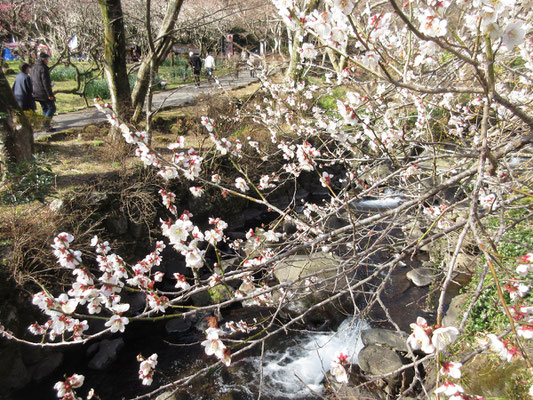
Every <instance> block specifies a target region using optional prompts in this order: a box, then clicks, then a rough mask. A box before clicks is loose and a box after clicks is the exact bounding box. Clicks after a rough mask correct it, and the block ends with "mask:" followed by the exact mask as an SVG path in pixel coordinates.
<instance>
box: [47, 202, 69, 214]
mask: <svg viewBox="0 0 533 400" xmlns="http://www.w3.org/2000/svg"><path fill="white" fill-rule="evenodd" d="M64 206H65V201H64V200H63V199H55V200H53V201H52V202H51V203H50V204H49V206H48V207H49V208H50V210H52V211H53V212H59V211H61V209H62V208H63V207H64Z"/></svg>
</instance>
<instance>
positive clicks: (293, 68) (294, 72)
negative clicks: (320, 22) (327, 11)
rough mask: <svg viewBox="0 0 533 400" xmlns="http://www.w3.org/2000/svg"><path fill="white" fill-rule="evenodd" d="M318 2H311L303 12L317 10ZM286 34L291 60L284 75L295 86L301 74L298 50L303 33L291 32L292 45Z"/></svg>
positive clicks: (300, 30)
mask: <svg viewBox="0 0 533 400" xmlns="http://www.w3.org/2000/svg"><path fill="white" fill-rule="evenodd" d="M320 2H321V0H311V1H310V2H309V4H308V5H307V7H306V9H305V12H306V13H310V12H312V11H313V10H315V9H317V8H318V7H319V6H320ZM287 32H288V33H289V53H290V56H291V59H290V62H289V68H288V69H287V74H286V75H285V79H286V80H290V81H292V82H293V83H294V85H296V83H297V82H299V81H300V79H301V77H302V72H303V70H302V68H301V66H300V61H301V57H300V52H299V51H298V50H299V49H300V46H301V44H302V42H303V35H305V32H304V31H303V29H298V30H296V31H294V32H292V43H291V32H290V31H289V30H288V29H287Z"/></svg>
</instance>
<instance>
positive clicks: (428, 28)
mask: <svg viewBox="0 0 533 400" xmlns="http://www.w3.org/2000/svg"><path fill="white" fill-rule="evenodd" d="M418 20H419V21H420V27H419V29H420V32H422V33H424V34H426V35H428V36H436V37H439V36H444V35H446V33H447V32H448V30H447V28H446V27H447V25H448V21H446V20H445V19H441V18H439V17H438V16H436V15H435V14H434V13H433V12H432V11H431V10H426V11H424V13H422V14H421V15H420V16H419V17H418Z"/></svg>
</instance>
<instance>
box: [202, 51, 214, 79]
mask: <svg viewBox="0 0 533 400" xmlns="http://www.w3.org/2000/svg"><path fill="white" fill-rule="evenodd" d="M204 66H205V69H206V71H207V79H208V80H209V81H212V80H213V71H214V70H215V68H216V63H215V59H214V57H213V56H212V55H211V53H207V57H206V58H205V60H204Z"/></svg>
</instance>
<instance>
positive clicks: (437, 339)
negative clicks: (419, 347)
mask: <svg viewBox="0 0 533 400" xmlns="http://www.w3.org/2000/svg"><path fill="white" fill-rule="evenodd" d="M458 335H459V330H458V329H457V328H454V327H453V326H448V327H441V328H437V329H435V330H434V331H433V336H432V337H431V343H432V344H433V346H435V349H436V350H437V351H443V350H445V349H446V347H448V346H449V345H450V344H451V343H453V342H455V340H456V339H457V336H458Z"/></svg>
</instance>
